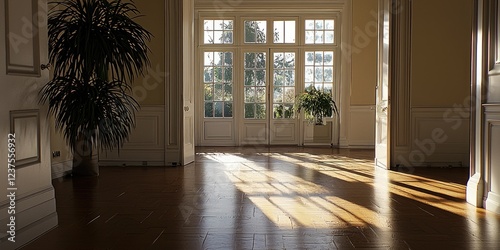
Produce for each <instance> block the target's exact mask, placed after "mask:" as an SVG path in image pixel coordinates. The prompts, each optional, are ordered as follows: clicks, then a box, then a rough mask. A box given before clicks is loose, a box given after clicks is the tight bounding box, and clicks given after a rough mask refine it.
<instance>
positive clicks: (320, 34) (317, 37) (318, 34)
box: [314, 31, 324, 44]
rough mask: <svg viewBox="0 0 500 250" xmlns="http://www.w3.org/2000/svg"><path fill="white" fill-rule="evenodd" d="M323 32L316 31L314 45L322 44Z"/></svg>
mask: <svg viewBox="0 0 500 250" xmlns="http://www.w3.org/2000/svg"><path fill="white" fill-rule="evenodd" d="M323 38H324V31H316V33H314V43H316V44H320V43H324V39H323Z"/></svg>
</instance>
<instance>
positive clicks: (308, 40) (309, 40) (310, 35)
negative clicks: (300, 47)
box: [306, 30, 314, 44]
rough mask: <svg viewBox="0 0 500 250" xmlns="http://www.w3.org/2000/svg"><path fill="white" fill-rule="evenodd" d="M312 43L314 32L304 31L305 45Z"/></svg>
mask: <svg viewBox="0 0 500 250" xmlns="http://www.w3.org/2000/svg"><path fill="white" fill-rule="evenodd" d="M311 43H314V31H312V30H308V31H306V44H311Z"/></svg>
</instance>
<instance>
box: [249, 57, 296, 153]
mask: <svg viewBox="0 0 500 250" xmlns="http://www.w3.org/2000/svg"><path fill="white" fill-rule="evenodd" d="M297 55H298V52H297V50H295V49H265V50H249V51H244V52H243V56H242V58H243V60H244V62H243V81H242V82H243V83H244V86H243V102H244V104H243V128H242V131H241V133H242V139H241V142H242V144H266V145H267V144H271V145H280V144H281V145H293V144H298V140H299V136H298V134H299V133H298V132H299V128H298V122H297V119H296V118H295V115H294V112H293V104H294V101H295V95H296V93H297V91H296V84H295V83H296V75H297V74H296V59H297Z"/></svg>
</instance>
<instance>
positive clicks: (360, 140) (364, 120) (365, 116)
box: [348, 106, 375, 148]
mask: <svg viewBox="0 0 500 250" xmlns="http://www.w3.org/2000/svg"><path fill="white" fill-rule="evenodd" d="M349 115H350V119H349V129H348V135H349V137H348V141H349V147H363V148H373V147H374V145H375V107H374V106H351V107H350V112H349Z"/></svg>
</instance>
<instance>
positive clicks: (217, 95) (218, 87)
mask: <svg viewBox="0 0 500 250" xmlns="http://www.w3.org/2000/svg"><path fill="white" fill-rule="evenodd" d="M214 100H215V101H222V100H224V94H223V91H222V83H216V84H215V88H214Z"/></svg>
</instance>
